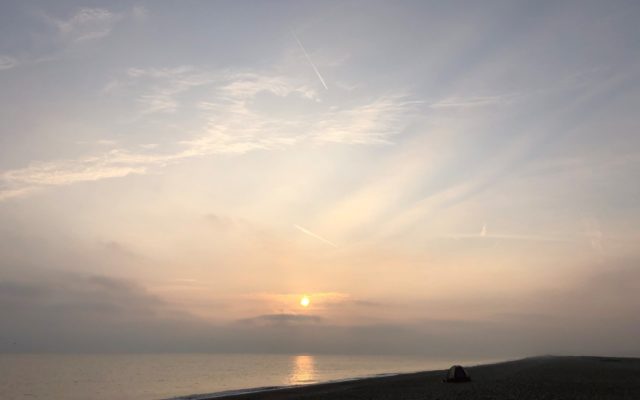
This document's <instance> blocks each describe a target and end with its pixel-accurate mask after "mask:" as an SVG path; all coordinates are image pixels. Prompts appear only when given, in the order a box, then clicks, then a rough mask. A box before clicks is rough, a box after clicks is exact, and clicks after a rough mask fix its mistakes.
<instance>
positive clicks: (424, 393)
mask: <svg viewBox="0 0 640 400" xmlns="http://www.w3.org/2000/svg"><path fill="white" fill-rule="evenodd" d="M467 371H468V372H469V374H470V376H471V379H472V381H471V382H469V383H444V382H442V378H443V377H444V376H445V373H446V371H429V372H418V373H411V374H400V375H394V376H384V377H374V378H365V379H358V380H350V381H342V382H332V383H323V384H314V385H307V386H299V387H290V388H273V389H268V390H262V391H256V392H250V393H238V392H236V393H234V394H227V395H220V394H214V395H194V396H188V397H182V399H191V400H207V399H214V398H215V399H216V400H227V399H228V400H231V399H233V400H258V399H260V400H289V399H308V400H325V399H353V400H365V399H367V400H369V399H381V400H382V399H398V400H414V399H415V400H418V399H420V400H425V399H440V400H448V399H483V400H485V399H486V400H489V399H514V400H515V399H521V400H527V399H546V400H556V399H640V359H638V358H613V357H555V356H546V357H535V358H527V359H522V360H517V361H509V362H503V363H497V364H489V365H480V366H472V367H468V368H467Z"/></svg>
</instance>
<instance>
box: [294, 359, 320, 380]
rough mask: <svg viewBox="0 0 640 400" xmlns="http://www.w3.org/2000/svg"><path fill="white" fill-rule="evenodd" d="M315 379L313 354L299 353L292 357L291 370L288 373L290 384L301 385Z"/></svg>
mask: <svg viewBox="0 0 640 400" xmlns="http://www.w3.org/2000/svg"><path fill="white" fill-rule="evenodd" d="M315 381H316V368H315V361H314V359H313V356H310V355H299V356H295V357H293V360H292V363H291V372H290V373H289V384H290V385H302V384H305V383H313V382H315Z"/></svg>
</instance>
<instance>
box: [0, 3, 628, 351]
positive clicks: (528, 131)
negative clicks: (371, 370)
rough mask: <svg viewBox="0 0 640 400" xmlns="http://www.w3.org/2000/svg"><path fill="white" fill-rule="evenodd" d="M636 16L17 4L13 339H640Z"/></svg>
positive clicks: (472, 345) (12, 66) (3, 36)
mask: <svg viewBox="0 0 640 400" xmlns="http://www.w3.org/2000/svg"><path fill="white" fill-rule="evenodd" d="M638 21H640V4H639V3H638V2H637V1H593V2H589V1H575V2H562V1H549V2H544V1H528V2H516V1H503V2H502V1H482V2H475V1H469V2H457V1H433V2H427V1H417V2H408V1H401V2H382V1H380V2H377V1H341V2H328V1H255V2H236V1H227V2H222V1H218V2H204V1H202V2H196V1H183V2H177V1H176V2H168V1H149V2H133V3H130V2H123V1H109V2H99V1H84V2H76V1H56V2H50V1H42V2H37V1H14V2H11V1H3V2H2V5H0V121H2V123H1V124H0V351H264V352H337V353H342V352H353V353H422V354H432V355H443V356H447V355H454V354H455V355H458V354H459V355H466V356H470V355H482V356H516V355H527V354H540V353H592V354H599V353H610V354H627V355H631V354H636V355H638V354H640V346H638V342H637V338H638V336H639V335H640V313H638V310H639V309H640V264H639V262H640V246H639V244H640V184H639V182H640V132H639V130H640V115H639V111H640V25H639V24H638ZM303 295H307V296H309V299H310V301H311V304H310V306H309V307H306V308H305V307H302V306H301V305H300V303H299V302H300V298H301V297H302V296H303Z"/></svg>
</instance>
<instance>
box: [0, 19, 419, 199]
mask: <svg viewBox="0 0 640 400" xmlns="http://www.w3.org/2000/svg"><path fill="white" fill-rule="evenodd" d="M85 14H86V15H85ZM97 14H98V15H102V14H101V13H97ZM82 15H83V16H81V17H78V19H79V20H85V19H87V20H92V19H93V18H94V17H92V15H94V13H83V14H82ZM68 29H71V28H68ZM204 87H207V88H208V89H209V90H208V91H207V93H213V95H211V94H209V95H208V96H207V98H206V99H202V100H199V101H198V100H193V102H194V103H195V104H197V107H191V108H189V109H188V110H186V111H185V112H187V111H188V112H190V113H191V114H189V115H192V114H193V113H194V112H195V113H197V114H199V115H198V117H199V118H198V119H204V121H205V122H204V124H203V125H202V126H201V128H200V129H199V132H198V133H196V134H195V135H193V136H192V138H189V139H185V140H181V141H179V142H177V143H173V144H171V147H172V149H173V150H172V151H168V152H164V153H160V152H156V151H155V150H154V149H155V146H143V147H142V150H143V151H140V150H141V148H140V147H137V148H134V149H132V150H129V149H124V148H115V149H112V150H110V151H107V152H105V153H102V154H97V155H91V156H86V157H80V158H77V159H68V160H54V161H47V162H42V161H39V162H38V161H36V162H32V163H31V164H30V165H28V166H26V167H23V168H18V169H14V170H8V171H4V172H2V173H1V174H0V200H2V199H7V198H12V197H17V196H19V195H20V194H27V193H29V192H30V191H31V190H32V189H37V188H40V187H43V186H59V185H69V184H74V183H78V182H89V181H98V180H102V179H109V178H118V177H125V176H129V175H134V174H138V175H139V174H146V173H148V172H149V171H150V170H151V169H152V168H158V167H164V166H167V165H171V164H175V163H178V162H184V161H186V160H188V159H192V158H196V157H206V156H212V155H216V154H244V153H247V152H251V151H256V150H273V149H282V148H287V147H292V146H295V145H303V144H306V145H319V144H324V143H341V144H350V145H380V144H389V143H391V138H392V137H393V136H394V135H397V134H398V133H400V132H401V131H402V130H403V129H404V126H405V125H406V124H407V123H409V120H410V118H409V117H410V115H411V113H413V112H414V110H415V107H416V104H417V103H416V102H414V101H409V100H408V99H407V96H402V95H395V96H382V97H378V98H376V99H373V100H370V99H367V98H365V99H357V98H356V99H353V100H350V101H348V102H345V103H344V104H342V105H339V106H321V109H320V110H317V108H318V107H319V106H318V100H319V98H318V94H317V93H316V92H315V91H314V90H313V89H311V88H309V87H308V86H306V85H305V84H303V83H301V82H300V81H298V80H296V79H294V78H290V77H285V76H281V75H277V74H266V73H263V74H259V73H228V72H226V71H205V70H201V69H198V68H195V67H192V66H178V67H174V68H148V69H143V68H130V69H129V70H127V72H126V75H125V77H124V78H123V79H121V80H116V81H112V82H110V83H109V85H108V90H107V92H108V93H107V94H108V95H113V94H115V93H117V92H118V91H124V92H125V93H126V91H127V90H135V91H138V92H140V91H141V92H142V93H141V94H139V95H138V97H137V102H138V103H139V105H140V109H139V111H138V116H137V118H140V117H142V116H146V118H149V116H150V115H152V114H163V113H177V112H179V111H181V110H182V108H183V105H182V104H181V103H180V102H179V100H178V97H179V96H180V95H186V94H189V92H190V91H191V90H192V89H196V88H198V89H201V88H204ZM264 95H268V96H273V97H274V101H271V102H269V104H272V103H277V102H278V101H280V102H284V103H283V107H284V108H285V109H286V108H287V107H289V106H290V104H289V103H293V104H295V105H296V106H299V107H303V108H308V111H306V112H298V113H294V114H291V113H287V114H285V115H278V114H277V113H273V112H270V111H269V110H263V109H261V108H260V106H259V105H257V103H259V100H260V96H264ZM276 100H277V101H276ZM184 108H186V107H184ZM105 140H106V139H105ZM109 144H111V142H109ZM27 189H28V190H27Z"/></svg>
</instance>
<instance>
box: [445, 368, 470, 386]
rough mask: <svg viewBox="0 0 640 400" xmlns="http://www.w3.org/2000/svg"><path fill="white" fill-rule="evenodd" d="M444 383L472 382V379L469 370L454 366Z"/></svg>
mask: <svg viewBox="0 0 640 400" xmlns="http://www.w3.org/2000/svg"><path fill="white" fill-rule="evenodd" d="M443 381H444V382H469V381H471V377H470V376H469V373H468V372H467V370H465V369H464V368H462V366H460V365H454V366H453V367H451V368H449V372H447V378H446V379H443Z"/></svg>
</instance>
